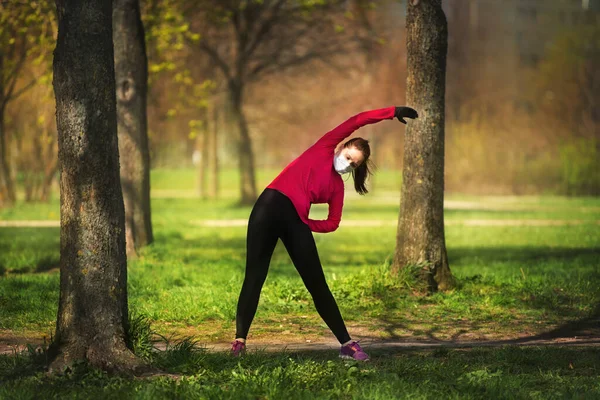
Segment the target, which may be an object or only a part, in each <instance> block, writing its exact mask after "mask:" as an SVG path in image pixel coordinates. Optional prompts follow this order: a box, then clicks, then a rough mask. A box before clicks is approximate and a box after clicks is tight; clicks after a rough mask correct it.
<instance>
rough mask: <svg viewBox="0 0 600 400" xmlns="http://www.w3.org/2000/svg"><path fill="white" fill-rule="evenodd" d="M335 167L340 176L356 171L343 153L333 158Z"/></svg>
mask: <svg viewBox="0 0 600 400" xmlns="http://www.w3.org/2000/svg"><path fill="white" fill-rule="evenodd" d="M333 167H334V168H335V170H336V171H337V173H338V174H340V175H342V174H347V173H348V172H352V170H353V169H354V168H352V166H351V165H350V163H349V162H348V160H346V157H344V156H343V155H342V154H341V153H340V154H337V155H334V156H333Z"/></svg>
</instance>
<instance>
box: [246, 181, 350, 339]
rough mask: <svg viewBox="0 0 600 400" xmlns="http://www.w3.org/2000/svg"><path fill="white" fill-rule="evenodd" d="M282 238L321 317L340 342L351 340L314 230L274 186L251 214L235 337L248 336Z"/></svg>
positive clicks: (267, 190)
mask: <svg viewBox="0 0 600 400" xmlns="http://www.w3.org/2000/svg"><path fill="white" fill-rule="evenodd" d="M279 238H281V241H282V242H283V244H284V245H285V248H286V249H287V251H288V253H289V255H290V258H291V259H292V262H293V263H294V266H295V267H296V269H297V270H298V272H299V273H300V277H301V278H302V281H304V285H306V288H307V289H308V291H309V292H310V294H311V296H312V298H313V301H314V303H315V307H316V308H317V312H318V313H319V315H320V316H321V318H323V320H324V321H325V323H326V324H327V326H328V327H329V329H331V331H332V332H333V334H334V335H335V337H336V338H337V340H339V342H340V343H345V342H347V341H349V340H350V335H348V330H347V329H346V325H345V324H344V320H343V319H342V315H341V314H340V310H339V309H338V306H337V304H336V302H335V299H334V298H333V295H332V294H331V291H330V290H329V287H328V286H327V282H326V281H325V274H323V267H322V266H321V262H320V261H319V254H318V253H317V246H316V245H315V240H314V238H313V235H312V232H311V231H310V229H309V228H308V225H306V224H305V223H304V222H302V220H301V219H300V217H299V216H298V213H297V212H296V209H295V208H294V205H293V204H292V202H291V200H290V199H289V198H288V197H287V196H285V195H284V194H282V193H280V192H278V191H277V190H274V189H265V191H264V192H263V193H262V194H261V195H260V197H259V198H258V200H257V201H256V204H255V205H254V208H253V209H252V213H251V214H250V220H249V222H248V236H247V240H246V277H245V278H244V284H243V286H242V291H241V293H240V298H239V300H238V306H237V316H236V329H237V332H236V337H237V338H244V339H245V338H246V336H247V335H248V330H249V329H250V324H251V323H252V320H253V319H254V314H256V307H257V306H258V299H259V297H260V291H261V289H262V286H263V283H264V282H265V279H266V278H267V272H268V270H269V263H270V261H271V256H272V255H273V251H274V250H275V245H276V244H277V239H279Z"/></svg>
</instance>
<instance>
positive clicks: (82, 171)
mask: <svg viewBox="0 0 600 400" xmlns="http://www.w3.org/2000/svg"><path fill="white" fill-rule="evenodd" d="M56 6H57V12H58V21H59V27H58V40H57V45H56V49H55V52H54V92H55V97H56V122H57V128H58V146H59V170H60V214H61V221H60V224H61V228H60V241H61V246H60V299H59V307H58V318H57V326H56V338H55V342H54V343H53V345H52V352H51V353H52V354H53V362H52V364H51V370H55V371H57V372H61V371H62V370H63V369H64V368H65V367H68V366H69V365H70V364H71V363H72V362H74V361H76V360H87V361H88V362H89V363H90V364H92V365H94V366H98V367H101V368H104V369H108V370H116V371H132V370H133V371H134V372H135V371H139V369H140V368H141V367H142V365H143V363H142V362H141V360H139V359H138V358H137V357H135V356H134V354H133V353H132V352H131V351H130V350H129V349H128V348H127V347H126V344H125V335H126V331H127V318H128V306H127V258H126V252H125V211H124V206H123V196H122V191H121V184H120V178H119V151H118V144H117V114H116V99H115V71H114V58H113V57H114V54H113V41H112V0H56Z"/></svg>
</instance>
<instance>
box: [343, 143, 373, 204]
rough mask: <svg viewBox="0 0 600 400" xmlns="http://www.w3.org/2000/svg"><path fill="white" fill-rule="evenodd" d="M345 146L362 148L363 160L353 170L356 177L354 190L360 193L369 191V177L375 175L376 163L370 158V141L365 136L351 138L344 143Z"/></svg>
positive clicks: (353, 176) (363, 193)
mask: <svg viewBox="0 0 600 400" xmlns="http://www.w3.org/2000/svg"><path fill="white" fill-rule="evenodd" d="M344 147H355V148H356V149H358V150H360V151H361V152H362V154H363V157H364V160H363V162H362V163H361V164H360V165H359V166H358V167H356V168H355V169H354V170H353V171H352V178H353V179H354V190H356V193H358V194H360V195H365V194H367V193H369V191H368V190H367V186H366V181H367V178H368V177H369V176H370V175H373V169H374V165H373V163H372V161H371V160H370V159H369V157H370V156H371V147H370V146H369V141H368V140H365V139H363V138H354V139H350V140H349V141H347V142H346V143H345V144H344Z"/></svg>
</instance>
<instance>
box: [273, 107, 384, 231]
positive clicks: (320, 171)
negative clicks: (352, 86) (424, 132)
mask: <svg viewBox="0 0 600 400" xmlns="http://www.w3.org/2000/svg"><path fill="white" fill-rule="evenodd" d="M394 111H395V107H387V108H381V109H378V110H372V111H365V112H362V113H360V114H357V115H355V116H353V117H351V118H349V119H348V120H347V121H345V122H343V123H342V124H341V125H339V126H337V127H336V128H334V129H333V130H331V131H329V132H327V133H326V134H325V135H323V137H322V138H320V139H319V140H318V141H317V142H316V143H315V144H313V145H312V146H311V147H309V148H308V149H307V150H306V151H305V152H304V153H302V154H301V155H300V156H299V157H298V158H296V159H295V160H294V161H292V162H291V163H290V164H289V165H288V166H287V167H285V168H284V169H283V171H281V173H280V174H279V175H278V176H277V177H276V178H275V179H274V180H273V182H271V183H270V184H269V185H268V186H267V187H268V188H270V189H275V190H278V191H279V192H281V193H283V194H284V195H286V196H287V197H288V198H289V199H290V200H291V201H292V203H293V204H294V207H295V208H296V211H297V212H298V215H299V216H300V219H301V220H302V221H303V222H304V223H305V224H307V225H308V227H309V228H310V230H311V231H313V232H322V233H324V232H333V231H335V230H336V229H337V228H338V226H339V225H340V221H341V220H342V208H343V206H344V182H343V180H342V177H341V176H340V174H339V173H337V171H336V170H335V168H334V166H333V156H334V152H335V148H336V146H337V145H338V144H339V143H340V142H341V141H342V140H344V139H345V138H347V137H348V136H350V135H351V134H352V132H354V131H355V130H357V129H358V128H360V127H361V126H364V125H368V124H374V123H376V122H379V121H381V120H383V119H392V118H394ZM321 203H327V204H328V205H329V213H328V216H327V219H326V220H314V219H309V218H308V213H309V212H310V206H311V204H321Z"/></svg>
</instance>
